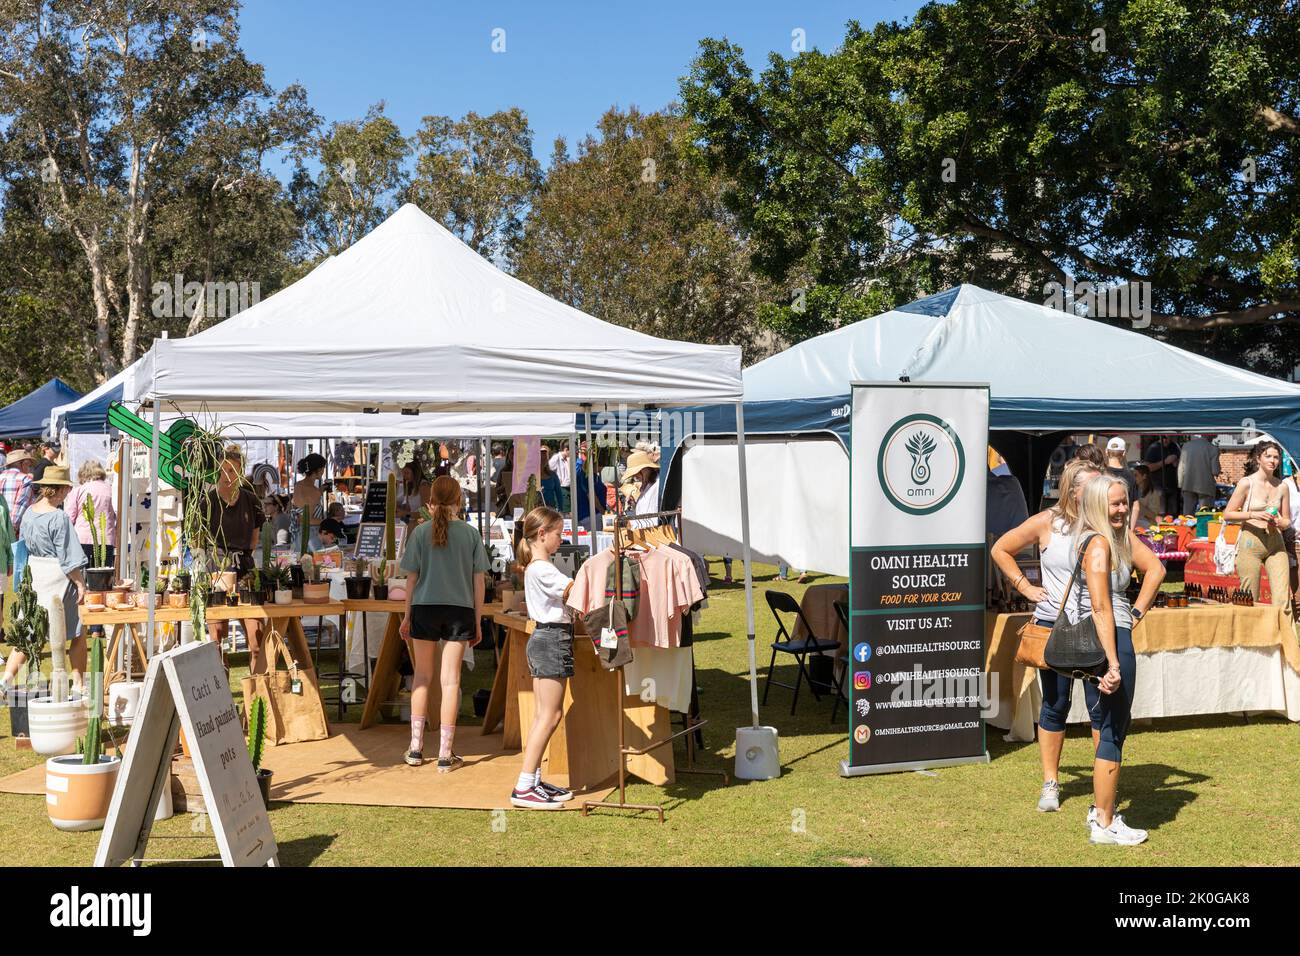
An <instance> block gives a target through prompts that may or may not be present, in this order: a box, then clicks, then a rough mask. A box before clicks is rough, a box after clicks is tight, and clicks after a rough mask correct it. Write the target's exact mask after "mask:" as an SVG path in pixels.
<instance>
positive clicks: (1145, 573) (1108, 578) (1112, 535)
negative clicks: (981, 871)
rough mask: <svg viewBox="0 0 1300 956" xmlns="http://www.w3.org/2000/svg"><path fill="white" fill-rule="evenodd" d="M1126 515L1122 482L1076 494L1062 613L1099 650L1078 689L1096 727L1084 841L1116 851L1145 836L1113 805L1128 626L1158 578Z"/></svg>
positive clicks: (1124, 711)
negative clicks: (1092, 671)
mask: <svg viewBox="0 0 1300 956" xmlns="http://www.w3.org/2000/svg"><path fill="white" fill-rule="evenodd" d="M1129 516H1130V509H1129V500H1128V485H1127V483H1125V482H1124V480H1123V479H1121V478H1116V477H1114V476H1113V475H1102V476H1101V477H1099V478H1097V479H1096V480H1094V481H1091V482H1089V483H1088V485H1087V486H1086V487H1085V488H1084V489H1083V500H1082V503H1081V505H1080V508H1079V520H1078V523H1077V525H1076V530H1075V534H1074V540H1073V542H1072V544H1073V546H1072V548H1071V553H1072V554H1073V555H1075V556H1076V560H1077V558H1078V556H1080V555H1081V557H1082V562H1081V563H1082V571H1081V573H1080V577H1081V578H1082V581H1080V582H1079V583H1078V584H1076V585H1075V588H1074V589H1073V592H1072V593H1075V594H1078V600H1077V602H1075V603H1074V604H1073V605H1072V604H1071V603H1070V602H1069V601H1067V602H1066V608H1065V614H1066V616H1067V619H1069V620H1070V622H1071V623H1077V622H1078V621H1081V620H1083V619H1084V618H1087V617H1089V616H1090V617H1091V618H1092V621H1093V624H1094V625H1095V626H1096V629H1097V640H1098V641H1099V642H1100V643H1101V646H1102V648H1103V650H1105V652H1106V672H1105V674H1104V675H1100V676H1099V677H1097V678H1094V679H1086V680H1085V682H1084V685H1083V690H1084V696H1085V697H1086V698H1087V701H1088V716H1089V717H1090V718H1091V720H1092V725H1093V727H1095V728H1097V729H1098V732H1097V734H1096V735H1095V739H1096V741H1097V743H1096V755H1095V756H1094V758H1093V769H1092V793H1093V805H1092V807H1090V808H1089V810H1088V828H1089V837H1088V839H1089V840H1090V841H1091V842H1093V843H1107V844H1117V845H1119V846H1136V845H1137V844H1139V843H1142V842H1144V841H1145V840H1146V838H1147V832H1146V831H1145V830H1139V829H1137V828H1136V827H1130V826H1129V825H1128V824H1127V823H1125V822H1124V818H1123V817H1122V816H1120V814H1118V813H1116V812H1115V805H1116V795H1117V793H1118V790H1119V767H1120V762H1121V760H1122V757H1123V751H1124V738H1125V737H1126V736H1127V734H1128V727H1129V722H1130V720H1131V719H1132V712H1133V691H1134V686H1135V683H1136V681H1137V655H1136V653H1134V650H1133V626H1134V623H1135V622H1136V621H1138V620H1141V618H1142V615H1143V614H1145V613H1146V612H1147V609H1148V608H1150V607H1151V603H1152V602H1153V601H1154V600H1155V597H1156V592H1158V591H1159V590H1160V583H1161V582H1162V581H1163V580H1164V579H1165V568H1164V565H1163V564H1161V562H1160V559H1159V558H1157V557H1156V556H1155V554H1154V553H1152V551H1151V549H1150V548H1148V547H1147V546H1146V545H1145V544H1143V543H1142V540H1141V539H1140V538H1139V537H1138V536H1137V535H1136V534H1134V533H1133V531H1132V530H1131V529H1130V527H1129ZM1135 569H1136V570H1137V571H1138V573H1139V574H1141V576H1142V590H1141V592H1140V593H1139V594H1138V598H1137V601H1136V602H1134V604H1133V605H1132V606H1130V605H1129V602H1128V597H1127V595H1126V594H1125V592H1126V590H1127V589H1128V585H1129V581H1130V580H1131V579H1132V575H1133V571H1134V570H1135Z"/></svg>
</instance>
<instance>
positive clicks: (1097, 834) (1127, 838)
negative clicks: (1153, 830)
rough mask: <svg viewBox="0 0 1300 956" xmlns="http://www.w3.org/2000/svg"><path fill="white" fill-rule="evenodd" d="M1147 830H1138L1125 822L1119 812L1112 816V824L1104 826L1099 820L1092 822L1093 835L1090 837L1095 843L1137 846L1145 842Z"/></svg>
mask: <svg viewBox="0 0 1300 956" xmlns="http://www.w3.org/2000/svg"><path fill="white" fill-rule="evenodd" d="M1146 838H1147V831H1146V830H1138V829H1135V828H1133V827H1131V826H1129V825H1128V824H1127V823H1125V822H1124V818H1123V817H1121V816H1120V815H1119V814H1118V813H1117V814H1115V815H1114V816H1113V817H1111V818H1110V826H1108V827H1103V826H1102V825H1101V823H1100V822H1099V821H1096V820H1094V821H1093V823H1092V835H1091V836H1090V837H1089V838H1088V839H1089V840H1090V841H1092V842H1093V843H1113V844H1116V845H1118V846H1137V845H1138V844H1139V843H1145V842H1146Z"/></svg>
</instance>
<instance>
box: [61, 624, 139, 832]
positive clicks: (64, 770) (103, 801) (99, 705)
mask: <svg viewBox="0 0 1300 956" xmlns="http://www.w3.org/2000/svg"><path fill="white" fill-rule="evenodd" d="M88 676H89V678H90V684H89V687H88V688H87V697H86V703H87V704H88V705H89V706H88V708H86V709H83V711H82V713H83V714H85V713H86V710H87V709H88V711H89V715H90V716H89V718H88V720H87V721H86V736H85V737H84V738H82V739H81V740H79V741H78V742H77V753H76V754H73V755H70V756H66V757H51V758H50V759H49V760H47V761H45V807H46V810H47V811H48V813H49V815H50V822H51V823H53V824H54V825H55V826H56V827H57V828H58V829H60V830H98V829H100V828H101V827H103V825H104V818H105V817H107V816H108V805H109V803H110V802H111V801H112V799H113V788H114V786H115V784H116V783H117V771H118V769H119V768H120V767H121V764H122V758H120V757H114V756H109V755H107V754H105V753H104V752H103V748H102V728H101V724H100V721H101V720H102V719H103V711H104V639H103V638H102V637H98V636H97V637H94V638H93V639H92V640H91V642H90V673H89V675H88ZM78 703H79V704H80V703H81V702H80V701H78Z"/></svg>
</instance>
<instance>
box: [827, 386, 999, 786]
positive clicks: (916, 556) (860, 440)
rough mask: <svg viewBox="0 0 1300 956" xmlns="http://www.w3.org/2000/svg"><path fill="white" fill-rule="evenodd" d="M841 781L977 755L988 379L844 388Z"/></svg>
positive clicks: (980, 750) (981, 751)
mask: <svg viewBox="0 0 1300 956" xmlns="http://www.w3.org/2000/svg"><path fill="white" fill-rule="evenodd" d="M852 416H853V417H852V440H851V443H850V447H851V455H850V463H849V522H850V528H849V551H850V554H849V625H850V626H849V642H850V647H849V665H848V666H849V673H848V674H847V675H846V676H845V685H846V686H847V687H848V688H850V695H851V696H850V707H849V759H848V760H847V761H844V762H842V763H841V764H840V772H841V773H842V774H843V775H844V776H846V777H852V776H859V775H864V774H872V773H891V772H894V771H900V770H918V769H921V768H924V767H936V766H951V765H953V764H962V763H985V762H987V761H988V759H989V758H988V752H987V751H986V750H985V747H984V725H983V721H982V720H981V718H980V697H981V694H980V688H981V683H982V675H983V672H984V588H985V584H984V582H985V561H986V554H985V552H986V550H987V549H986V543H985V532H984V521H985V519H984V498H985V493H986V477H985V471H986V468H985V450H986V449H987V447H988V424H989V390H988V386H987V385H967V384H961V385H948V384H942V385H941V384H934V385H930V384H927V385H918V384H911V383H899V382H889V383H879V384H877V383H858V382H855V383H854V384H853V400H852Z"/></svg>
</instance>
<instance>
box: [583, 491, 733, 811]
mask: <svg viewBox="0 0 1300 956" xmlns="http://www.w3.org/2000/svg"><path fill="white" fill-rule="evenodd" d="M614 501H615V505H614V508H615V511H614V590H615V593H617V594H622V593H623V562H622V554H621V544H620V538H621V535H620V532H621V531H623V530H632V531H636V530H642V529H637V528H633V527H632V526H631V523H632V522H633V521H645V520H647V519H653V518H676V519H678V522H679V523H680V519H681V514H682V509H681V508H673V509H671V510H668V511H653V512H648V513H645V514H634V515H627V514H624V513H622V512H621V511H619V510H618V498H617V496H616V497H615V499H614ZM645 530H648V529H645ZM674 533H675V534H676V536H677V540H678V541H679V542H680V541H681V535H680V533H678V532H676V531H674ZM593 534H594V532H593ZM693 654H694V652H692V655H693ZM616 671H617V676H616V677H615V680H616V681H617V693H618V700H619V717H620V719H619V722H618V753H619V757H618V801H617V802H610V801H609V800H608V799H606V800H584V801H583V803H582V815H583V816H584V817H585V816H587V815H588V813H589V811H591V810H593V809H597V808H602V807H603V808H606V809H609V810H634V811H641V810H650V811H653V812H655V813H658V814H659V822H660V823H663V822H664V808H663V807H662V806H661V805H660V804H657V803H628V802H627V758H628V757H640V756H642V755H644V754H648V753H650V751H652V750H658V749H659V748H660V747H663V746H665V745H668V746H671V744H672V742H673V741H674V740H676V739H677V738H678V737H685V738H686V768H685V769H683V770H680V771H678V772H679V773H691V774H700V775H708V776H721V777H722V782H723V786H726V785H727V784H728V783H729V782H730V779H729V778H728V776H727V773H726V771H718V770H697V769H695V747H694V740H693V739H692V737H693V735H694V734H696V733H698V732H699V729H700V728H701V727H703V726H704V725H705V724H707V723H708V721H707V720H699V719H695V718H693V715H691V714H690V713H687V714H686V726H685V728H683V729H682V730H679V731H677V732H676V733H673V734H669V735H668V736H667V737H665V738H664V739H663V740H657V741H655V742H654V743H652V744H650V745H649V746H646V747H629V746H628V745H627V728H626V725H627V714H626V711H624V709H623V700H624V698H625V697H626V696H627V693H626V691H627V682H626V681H625V680H624V675H623V665H621V664H620V665H619V666H618V668H617V669H616ZM694 677H695V668H694V666H692V668H691V678H692V681H694ZM693 696H694V693H693V690H692V697H693Z"/></svg>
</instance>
